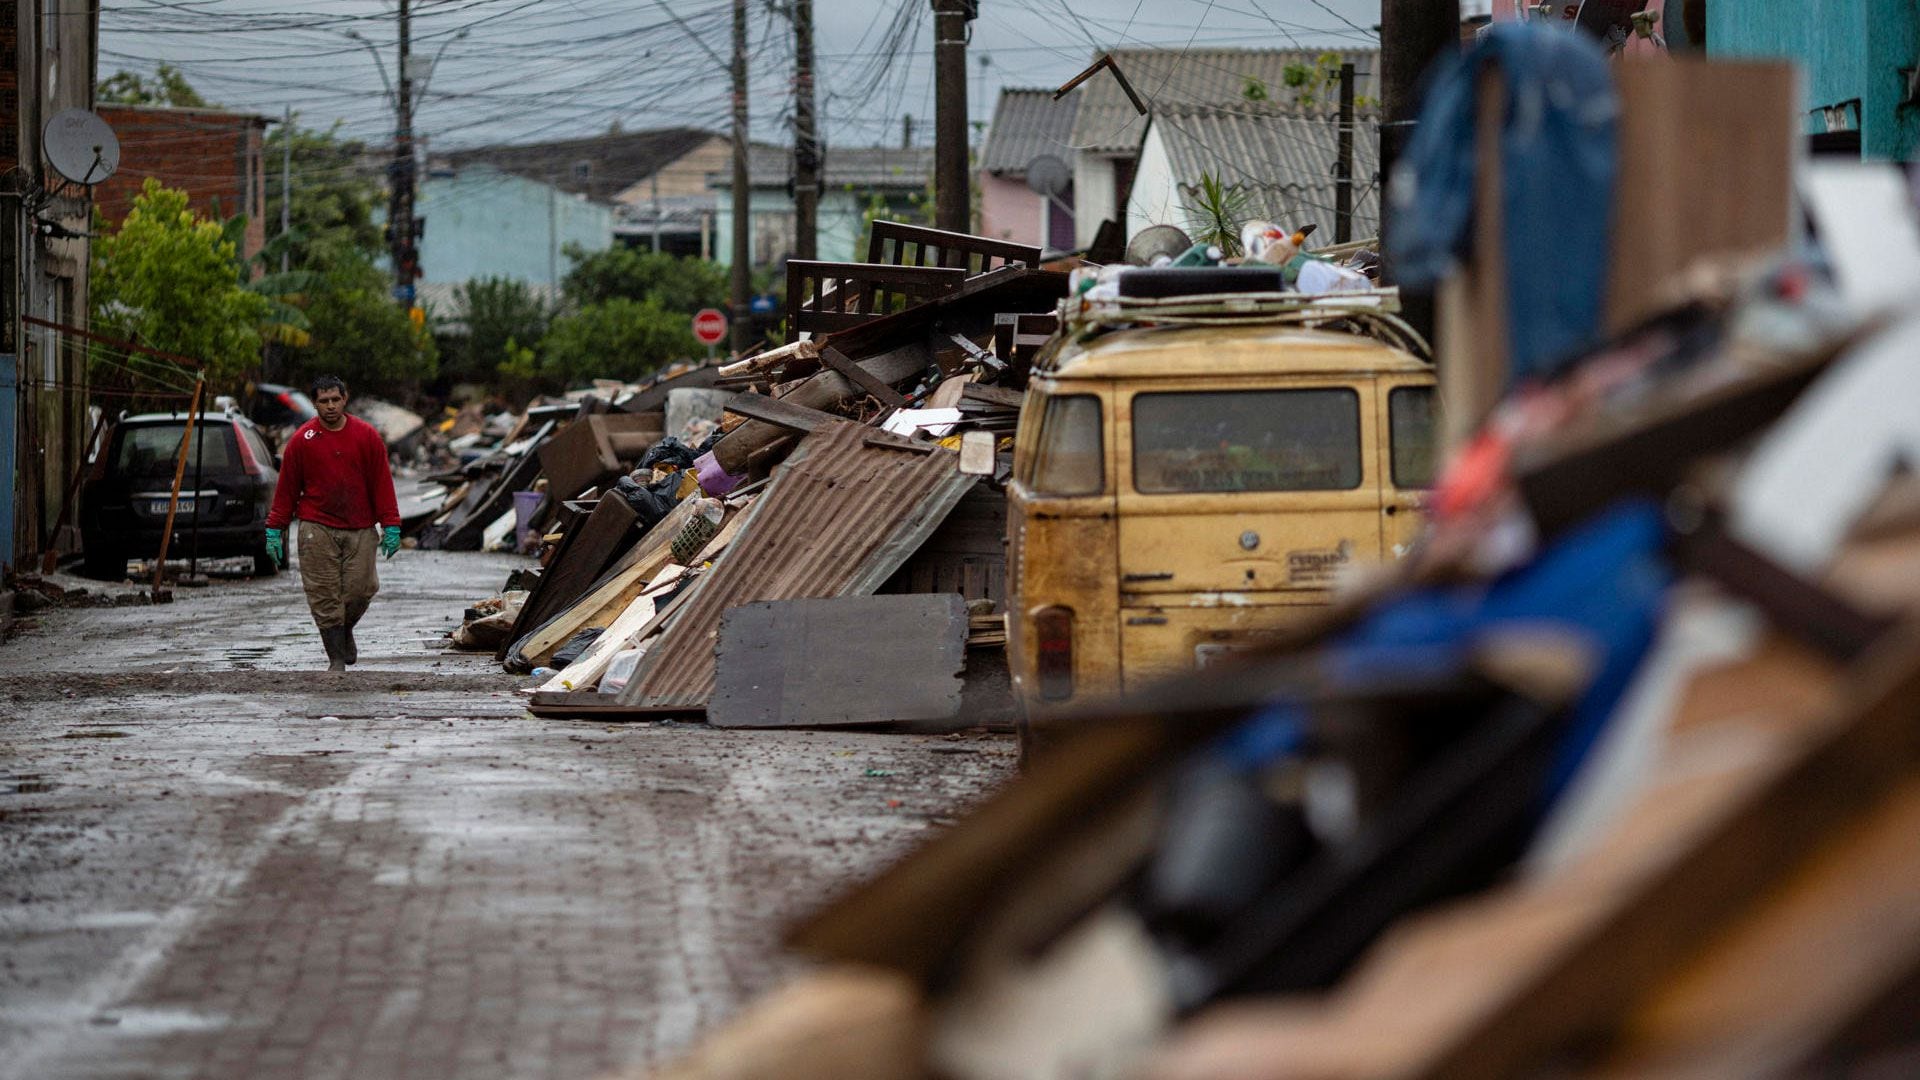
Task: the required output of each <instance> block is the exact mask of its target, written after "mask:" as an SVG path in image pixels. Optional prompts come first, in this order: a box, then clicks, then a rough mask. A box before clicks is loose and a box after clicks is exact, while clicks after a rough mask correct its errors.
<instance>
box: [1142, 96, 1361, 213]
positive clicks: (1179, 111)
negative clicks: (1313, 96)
mask: <svg viewBox="0 0 1920 1080" xmlns="http://www.w3.org/2000/svg"><path fill="white" fill-rule="evenodd" d="M1339 124H1340V121H1339V118H1338V117H1336V116H1323V115H1319V114H1317V113H1301V112H1298V111H1292V110H1281V109H1275V108H1266V109H1259V108H1253V107H1240V108H1234V109H1213V108H1204V107H1202V108H1194V107H1188V108H1170V109H1165V110H1162V111H1159V112H1156V113H1154V116H1153V126H1154V131H1155V132H1156V133H1157V135H1158V137H1159V138H1161V139H1163V140H1165V142H1166V146H1167V160H1168V162H1169V164H1170V165H1171V166H1172V168H1173V175H1174V179H1175V180H1176V181H1177V182H1178V183H1180V184H1181V185H1183V186H1185V187H1189V188H1191V187H1195V186H1197V185H1198V184H1199V181H1200V176H1201V174H1202V173H1206V174H1209V175H1211V176H1214V177H1216V178H1217V179H1219V180H1220V181H1221V182H1222V183H1224V184H1238V185H1240V186H1241V187H1242V189H1244V190H1245V191H1246V192H1247V193H1248V195H1249V196H1250V198H1251V203H1252V205H1251V207H1250V211H1251V213H1252V215H1253V216H1257V217H1265V218H1268V219H1269V220H1272V221H1274V222H1276V223H1279V224H1282V225H1287V226H1292V227H1298V226H1300V225H1304V224H1306V223H1307V222H1309V221H1317V222H1319V223H1320V232H1319V233H1318V234H1317V235H1316V236H1315V237H1314V239H1315V240H1316V241H1318V242H1320V243H1322V244H1326V243H1332V241H1333V209H1334V199H1335V192H1336V191H1337V188H1336V187H1335V185H1334V170H1335V167H1336V165H1337V164H1338V162H1339V158H1340V154H1339V147H1340V126H1339ZM1354 129H1355V130H1354V133H1353V192H1354V200H1353V235H1354V237H1355V238H1356V239H1358V238H1361V237H1367V236H1375V235H1378V233H1379V229H1380V184H1379V182H1378V180H1377V175H1378V173H1379V171H1380V124H1379V121H1378V120H1377V119H1375V118H1374V117H1372V116H1363V117H1360V118H1358V119H1356V120H1355V122H1354Z"/></svg>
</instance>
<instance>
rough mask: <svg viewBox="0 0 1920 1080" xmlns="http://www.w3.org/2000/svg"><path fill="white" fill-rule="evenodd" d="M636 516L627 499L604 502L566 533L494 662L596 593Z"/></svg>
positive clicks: (624, 549) (621, 552)
mask: <svg viewBox="0 0 1920 1080" xmlns="http://www.w3.org/2000/svg"><path fill="white" fill-rule="evenodd" d="M638 516H639V515H637V514H635V513H634V511H633V507H632V506H631V505H630V504H628V502H627V500H625V499H622V498H618V497H614V498H606V499H601V500H600V501H599V502H598V503H596V504H595V505H594V508H593V512H592V513H591V514H588V515H587V517H586V520H585V521H582V522H580V523H579V524H578V525H576V526H574V527H573V528H571V529H568V530H567V532H566V534H565V535H564V536H562V537H561V538H560V543H559V545H558V546H557V547H555V548H554V552H553V559H552V561H551V562H549V563H548V564H547V569H546V572H545V573H543V574H541V575H540V585H539V587H538V588H536V589H534V590H533V593H532V595H530V596H528V597H527V602H526V604H525V605H523V606H522V607H521V608H520V615H519V617H518V618H516V619H515V620H514V621H513V630H512V632H510V633H509V634H508V635H507V641H506V644H505V646H504V647H503V648H502V649H501V650H500V652H499V653H497V654H496V655H495V659H500V660H504V659H506V656H507V650H508V649H511V648H512V647H513V643H514V642H517V641H519V640H520V639H521V638H522V637H524V636H526V634H527V633H528V632H529V631H531V630H533V629H534V628H535V627H537V626H539V625H540V624H541V623H544V622H546V621H547V620H548V619H551V618H553V617H554V616H555V615H557V614H559V613H560V612H562V611H565V610H566V609H567V608H568V607H569V606H571V605H572V604H574V603H575V602H576V601H578V600H579V599H580V597H581V595H582V594H583V593H585V592H586V591H587V590H588V589H590V588H592V587H593V583H594V581H595V580H596V579H598V578H599V577H600V576H601V574H602V573H604V572H605V571H606V569H607V567H608V565H609V564H611V563H612V562H613V561H614V560H615V559H618V558H619V557H620V556H622V555H624V554H626V552H627V540H628V538H629V534H630V533H631V532H632V530H633V523H634V521H635V520H636V519H637V518H638Z"/></svg>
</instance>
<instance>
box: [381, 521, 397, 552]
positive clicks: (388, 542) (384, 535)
mask: <svg viewBox="0 0 1920 1080" xmlns="http://www.w3.org/2000/svg"><path fill="white" fill-rule="evenodd" d="M399 550H400V526H398V525H389V526H387V527H386V528H384V529H382V530H380V554H382V555H385V556H386V557H387V558H389V559H391V558H393V553H394V552H396V551H399Z"/></svg>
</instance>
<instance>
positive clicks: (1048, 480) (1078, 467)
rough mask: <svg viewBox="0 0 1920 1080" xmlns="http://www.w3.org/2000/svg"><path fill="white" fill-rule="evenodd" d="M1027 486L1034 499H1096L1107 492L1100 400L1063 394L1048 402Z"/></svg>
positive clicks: (1087, 395)
mask: <svg viewBox="0 0 1920 1080" xmlns="http://www.w3.org/2000/svg"><path fill="white" fill-rule="evenodd" d="M1028 482H1029V483H1030V484H1031V485H1032V486H1033V491H1034V493H1035V494H1036V495H1098V494H1100V493H1101V492H1103V491H1105V490H1106V489H1107V465H1106V444H1105V442H1104V440H1103V439H1102V438H1101V430H1100V399H1099V398H1097V397H1094V396H1093V395H1091V394H1063V395H1061V396H1059V397H1052V398H1048V399H1047V402H1046V406H1045V407H1044V408H1043V409H1042V410H1041V413H1040V432H1039V437H1038V439H1037V440H1036V443H1035V446H1034V451H1033V470H1032V475H1031V476H1029V477H1028Z"/></svg>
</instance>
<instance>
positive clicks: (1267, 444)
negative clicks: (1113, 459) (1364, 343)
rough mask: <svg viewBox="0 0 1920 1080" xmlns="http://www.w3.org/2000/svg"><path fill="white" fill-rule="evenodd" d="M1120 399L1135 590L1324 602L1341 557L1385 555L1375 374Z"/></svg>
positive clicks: (1125, 567)
mask: <svg viewBox="0 0 1920 1080" xmlns="http://www.w3.org/2000/svg"><path fill="white" fill-rule="evenodd" d="M1116 396H1118V395H1116ZM1117 404H1118V405H1119V408H1118V413H1119V415H1118V416H1117V417H1116V419H1117V420H1118V424H1117V425H1116V426H1117V429H1118V430H1117V432H1116V441H1117V442H1119V443H1120V450H1121V453H1120V454H1119V455H1118V457H1119V459H1120V460H1119V466H1120V468H1119V471H1120V473H1121V476H1120V481H1121V484H1120V490H1119V511H1120V513H1119V561H1120V589H1121V592H1122V595H1123V598H1133V600H1132V601H1131V602H1136V603H1139V602H1144V603H1152V604H1168V605H1185V606H1209V605H1228V606H1232V605H1239V604H1246V603H1308V602H1316V603H1317V602H1320V601H1321V600H1322V599H1323V597H1324V590H1325V589H1326V588H1327V587H1328V586H1330V585H1331V584H1332V583H1333V580H1334V578H1335V576H1336V575H1337V574H1338V573H1339V572H1340V569H1341V568H1342V567H1343V566H1345V565H1346V564H1348V563H1350V562H1355V561H1363V562H1372V561H1374V560H1377V559H1379V558H1380V557H1381V554H1382V548H1381V527H1380V526H1381V520H1382V507H1381V495H1380V485H1379V484H1378V483H1377V478H1378V477H1379V476H1380V468H1381V466H1380V463H1379V462H1378V461H1377V460H1376V458H1377V456H1378V454H1377V449H1376V448H1377V446H1378V445H1379V439H1378V436H1377V431H1376V429H1377V426H1378V423H1379V421H1378V417H1377V407H1376V402H1375V399H1374V388H1373V380H1372V378H1371V377H1361V378H1345V379H1338V378H1333V379H1296V380H1286V381H1275V380H1271V379H1269V380H1267V381H1265V382H1264V383H1258V384H1249V385H1245V386H1238V387H1233V388H1226V389H1223V388H1222V387H1221V384H1220V381H1219V380H1217V379H1216V380H1210V381H1208V382H1207V383H1205V384H1197V385H1185V386H1174V385H1170V386H1168V387H1167V388H1165V389H1162V388H1160V387H1158V386H1156V387H1154V388H1153V389H1151V390H1144V389H1143V390H1138V391H1135V392H1134V393H1132V394H1131V395H1128V396H1127V397H1126V398H1125V400H1124V401H1122V402H1119V403H1117ZM1167 594H1181V595H1180V597H1176V596H1174V595H1167ZM1248 594H1265V595H1264V596H1249V595H1248ZM1123 602H1128V601H1126V600H1124V599H1123Z"/></svg>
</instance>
